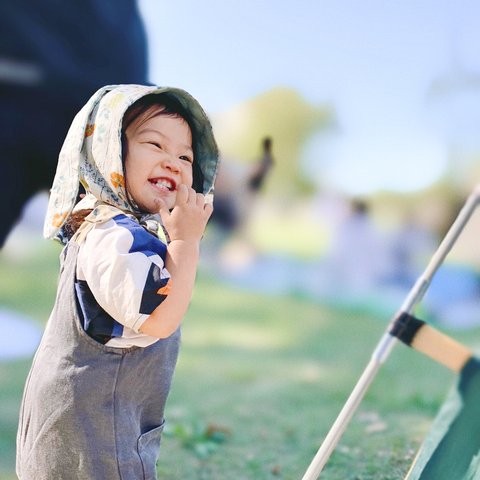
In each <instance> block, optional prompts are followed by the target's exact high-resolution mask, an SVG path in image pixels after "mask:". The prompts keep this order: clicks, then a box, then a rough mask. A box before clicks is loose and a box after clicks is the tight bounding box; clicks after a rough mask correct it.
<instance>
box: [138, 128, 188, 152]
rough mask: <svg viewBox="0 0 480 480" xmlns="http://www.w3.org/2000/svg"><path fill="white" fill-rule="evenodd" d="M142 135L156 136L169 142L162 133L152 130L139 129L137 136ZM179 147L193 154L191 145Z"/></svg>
mask: <svg viewBox="0 0 480 480" xmlns="http://www.w3.org/2000/svg"><path fill="white" fill-rule="evenodd" d="M143 133H154V134H156V135H158V136H159V137H162V138H164V139H165V140H169V138H168V137H167V136H166V135H164V134H163V133H162V132H160V130H155V129H154V128H143V129H140V130H139V131H138V134H137V135H142V134H143ZM181 147H183V148H184V149H186V150H189V151H190V152H192V153H193V148H192V146H191V145H188V144H183V145H181Z"/></svg>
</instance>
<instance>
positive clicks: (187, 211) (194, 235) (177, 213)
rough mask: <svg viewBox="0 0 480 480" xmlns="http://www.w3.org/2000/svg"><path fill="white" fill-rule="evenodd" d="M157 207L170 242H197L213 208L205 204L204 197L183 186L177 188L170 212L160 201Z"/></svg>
mask: <svg viewBox="0 0 480 480" xmlns="http://www.w3.org/2000/svg"><path fill="white" fill-rule="evenodd" d="M158 207H159V209H158V211H159V213H160V216H161V218H162V222H163V225H164V226H165V228H166V229H167V232H168V235H169V237H170V240H171V241H173V240H184V241H195V242H199V241H200V239H201V238H202V236H203V233H204V231H205V227H206V225H207V222H208V219H209V218H210V215H211V214H212V212H213V206H212V205H211V204H208V203H205V196H204V195H202V194H201V193H197V192H195V190H194V189H193V188H190V187H187V186H186V185H183V184H181V185H179V186H178V191H177V197H176V200H175V206H174V207H173V210H172V211H171V212H170V211H169V209H168V207H167V205H166V204H165V203H164V202H163V200H161V199H158Z"/></svg>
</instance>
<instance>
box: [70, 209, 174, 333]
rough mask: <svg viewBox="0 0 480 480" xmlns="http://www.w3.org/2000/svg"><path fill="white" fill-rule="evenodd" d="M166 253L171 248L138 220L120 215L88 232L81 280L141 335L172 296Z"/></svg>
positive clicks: (115, 316)
mask: <svg viewBox="0 0 480 480" xmlns="http://www.w3.org/2000/svg"><path fill="white" fill-rule="evenodd" d="M166 252H167V247H166V245H165V244H164V243H163V242H161V241H160V240H159V239H158V238H157V237H155V236H154V235H152V234H151V233H149V232H148V231H146V230H145V229H144V228H143V227H142V226H140V225H139V224H138V223H137V222H136V221H135V220H134V219H132V218H130V217H128V216H126V215H123V214H121V215H117V216H116V217H114V218H113V219H111V220H109V221H107V222H105V223H102V224H99V225H96V226H95V227H94V228H93V229H92V230H91V231H90V232H89V233H88V235H87V236H86V239H85V241H84V243H83V244H82V245H81V247H80V251H79V255H78V265H77V275H79V276H80V278H79V279H80V280H84V281H86V282H87V284H88V286H89V288H90V290H91V292H92V294H93V296H94V297H95V300H96V301H97V302H98V304H99V305H100V306H101V307H102V308H103V309H104V310H105V311H106V312H107V313H108V314H109V315H110V316H111V317H112V318H113V319H114V320H116V321H117V322H118V323H120V324H122V325H124V326H125V327H127V328H130V329H131V330H133V331H134V332H137V333H138V331H139V328H140V327H141V325H142V324H143V323H144V322H145V320H146V319H147V318H148V317H149V315H150V314H151V313H152V312H153V310H155V308H156V307H157V306H158V305H160V304H161V303H162V301H163V300H164V299H165V298H166V296H167V295H168V289H169V281H170V275H169V273H168V271H167V270H166V268H165V256H166ZM82 277H83V278H82Z"/></svg>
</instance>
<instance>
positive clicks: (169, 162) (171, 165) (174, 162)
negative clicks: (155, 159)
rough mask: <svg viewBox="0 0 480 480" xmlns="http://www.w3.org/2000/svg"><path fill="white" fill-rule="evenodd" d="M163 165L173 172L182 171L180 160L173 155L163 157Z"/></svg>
mask: <svg viewBox="0 0 480 480" xmlns="http://www.w3.org/2000/svg"><path fill="white" fill-rule="evenodd" d="M163 167H164V168H165V169H167V170H170V171H171V172H174V173H178V172H180V160H179V159H177V158H174V157H172V156H168V157H166V158H164V159H163Z"/></svg>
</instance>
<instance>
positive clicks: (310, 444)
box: [0, 246, 480, 480]
mask: <svg viewBox="0 0 480 480" xmlns="http://www.w3.org/2000/svg"><path fill="white" fill-rule="evenodd" d="M57 254H58V250H57V249H55V248H52V247H51V246H48V247H46V246H42V247H40V249H39V250H38V251H35V254H34V255H31V257H30V258H27V259H20V258H17V259H14V260H8V259H7V258H5V257H2V256H1V255H0V272H1V275H0V304H1V305H2V306H9V307H13V308H15V309H18V310H20V311H22V312H24V313H26V314H28V315H31V316H33V317H34V318H35V319H36V320H38V321H44V320H45V319H46V318H47V317H48V313H49V310H50V307H51V303H52V302H53V298H54V295H55V282H56V277H57V260H56V256H57ZM392 313H393V312H392ZM387 320H388V318H381V317H379V316H374V315H372V314H368V313H362V312H355V311H353V310H348V309H339V308H335V309H334V308H331V307H326V306H322V305H321V304H319V303H317V302H315V301H313V300H309V299H304V298H301V297H300V296H295V295H291V296H284V297H275V296H265V295H262V294H261V293H258V292H252V291H248V290H246V289H245V290H239V289H238V288H234V287H233V286H231V285H228V284H225V282H220V281H219V280H218V279H216V278H215V277H213V276H211V275H209V274H207V273H206V272H203V271H201V272H200V274H199V280H198V285H197V288H196V291H195V295H194V299H193V302H192V305H191V308H190V310H189V313H188V316H187V318H186V319H185V322H184V327H183V345H182V351H181V355H180V359H179V363H178V367H177V371H176V375H175V379H174V385H173V389H172V391H171V395H170V397H169V402H168V405H167V427H166V430H165V435H164V437H163V439H162V449H161V455H160V460H159V464H158V473H159V478H165V479H199V480H200V479H204V480H224V479H232V478H234V479H236V480H241V479H252V480H257V479H277V478H278V479H285V480H287V479H292V480H299V479H301V477H302V475H303V473H304V472H305V470H306V468H307V467H308V465H309V463H310V461H311V459H312V457H313V456H314V454H315V452H316V450H317V448H318V447H319V445H320V443H321V441H322V439H323V437H324V436H325V434H326V433H327V431H328V429H329V428H330V426H331V424H332V423H333V421H334V420H335V418H336V416H337V414H338V412H339V410H340V409H341V407H342V406H343V404H344V402H345V400H346V398H347V397H348V395H349V394H350V392H351V390H352V388H353V386H354V384H355V382H356V381H357V379H358V377H359V375H360V374H361V372H362V371H363V368H364V367H365V365H366V363H367V362H368V360H369V357H370V354H371V352H372V350H373V348H374V347H375V345H376V343H377V341H378V339H379V338H380V336H381V335H382V333H383V331H384V329H385V327H386V323H387ZM447 333H451V332H447ZM453 335H454V336H455V337H456V338H457V339H459V340H460V341H463V342H465V343H466V344H469V345H471V346H475V345H476V344H478V343H479V342H480V329H479V330H470V331H468V332H463V333H458V332H454V333H453ZM29 364H30V360H28V359H27V360H21V361H14V362H13V361H12V362H7V363H3V364H2V363H0V478H1V479H4V480H10V479H13V478H15V476H14V473H13V472H14V448H15V445H14V443H15V431H16V421H17V415H18V408H19V402H20V397H21V392H22V388H23V382H24V380H25V377H26V375H27V371H28V368H29ZM454 380H455V377H454V375H453V374H452V373H450V372H449V371H447V370H446V369H445V368H443V367H441V366H440V365H437V364H435V363H434V362H433V361H431V360H429V359H427V358H425V357H423V356H422V355H420V354H419V353H417V352H415V351H413V350H410V349H408V348H407V347H404V346H403V345H398V346H397V347H396V349H395V350H394V351H393V353H392V355H391V357H390V358H389V359H388V361H387V362H386V364H385V365H384V366H383V367H382V369H381V370H380V372H379V374H378V376H377V378H376V379H375V381H374V383H373V385H372V386H371V387H370V389H369V390H368V392H367V395H366V397H365V399H364V401H363V402H362V404H361V406H360V409H359V410H358V412H357V414H356V415H355V416H354V418H353V420H352V422H351V423H350V425H349V427H348V429H347V432H346V433H345V435H344V436H343V438H342V440H341V442H340V444H339V445H338V447H337V448H336V450H335V452H334V454H333V455H332V457H331V459H330V461H329V463H328V464H327V467H326V469H325V472H324V474H323V475H322V479H325V480H329V479H338V480H367V479H383V480H389V479H391V480H393V479H401V478H403V476H404V474H405V473H406V471H407V470H408V468H409V465H410V463H411V461H412V459H413V457H414V455H415V453H416V450H417V449H418V447H419V445H420V442H421V440H422V438H423V437H424V435H425V433H426V432H427V431H428V428H429V425H430V423H431V421H432V419H433V417H434V416H435V414H436V412H437V410H438V408H439V406H440V405H441V403H442V401H443V399H444V397H445V396H446V394H447V392H448V390H449V388H450V386H451V385H452V383H453V381H454Z"/></svg>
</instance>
